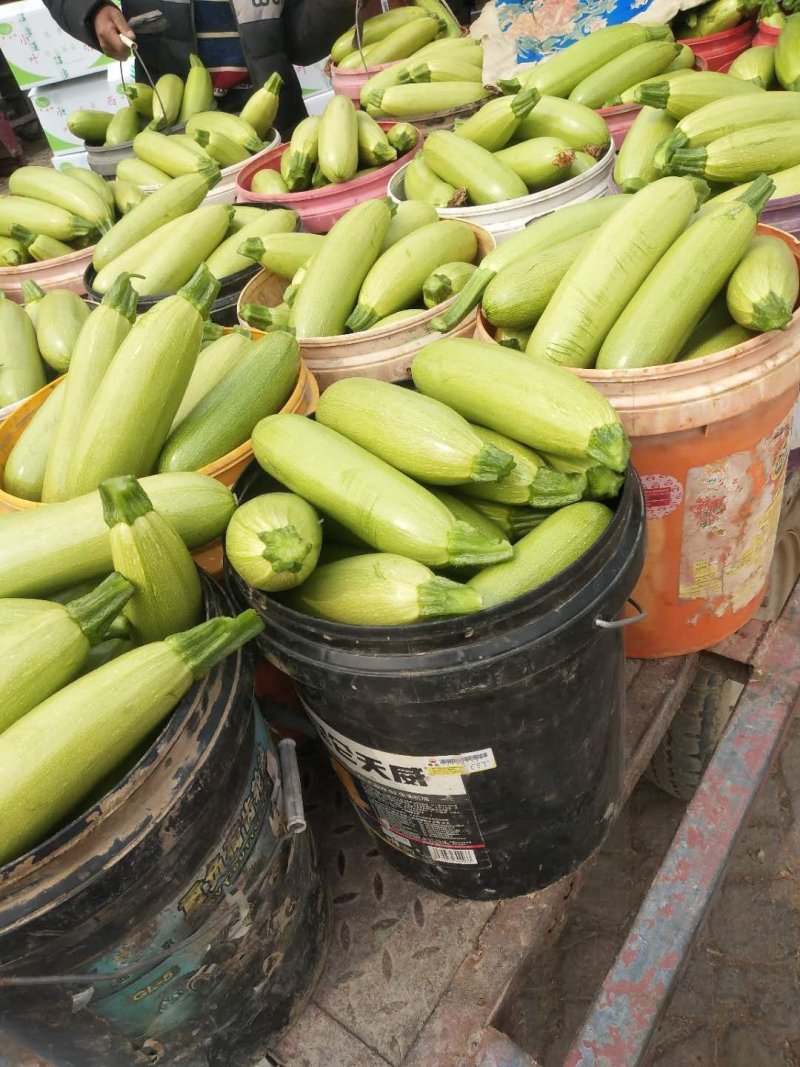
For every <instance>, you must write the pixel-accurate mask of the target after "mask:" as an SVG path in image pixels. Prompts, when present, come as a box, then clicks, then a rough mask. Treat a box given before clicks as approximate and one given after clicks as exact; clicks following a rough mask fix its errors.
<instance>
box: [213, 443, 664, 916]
mask: <svg viewBox="0 0 800 1067" xmlns="http://www.w3.org/2000/svg"><path fill="white" fill-rule="evenodd" d="M268 487H269V482H268V480H267V479H266V476H265V475H263V474H262V473H261V472H260V471H259V470H258V469H257V467H256V465H255V464H251V466H250V467H249V468H248V470H247V471H246V472H245V473H244V474H243V475H242V477H241V478H240V480H239V482H238V483H237V485H236V487H235V492H236V495H237V497H238V499H239V500H242V499H246V498H248V497H250V496H253V495H255V494H257V493H259V492H263V491H264V490H265V489H267V488H268ZM644 547H645V522H644V501H643V497H642V491H641V485H640V483H639V479H638V477H637V476H636V474H635V473H634V472H633V471H632V470H631V471H629V473H628V476H627V478H626V482H625V487H624V491H623V494H622V497H621V499H620V501H619V504H618V506H617V512H616V515H615V517H614V520H613V521H612V523H611V524H610V525H609V527H608V529H607V530H606V532H605V533H604V535H603V537H602V538H601V539H600V541H598V543H597V544H596V545H595V546H594V547H593V548H592V550H591V551H590V552H587V553H586V554H585V555H584V556H583V557H581V559H579V560H578V561H577V562H576V563H575V564H574V565H573V566H571V567H570V568H569V569H568V570H566V571H564V572H563V573H562V574H560V575H559V576H558V577H556V578H555V579H554V580H553V581H551V582H548V583H547V584H546V585H544V586H542V587H541V588H540V589H537V590H535V591H533V592H531V593H528V594H526V595H524V596H521V597H518V598H517V599H516V600H513V601H511V602H510V603H508V604H502V605H499V606H498V607H495V608H492V609H489V610H486V611H483V612H480V613H478V614H476V615H468V616H464V617H463V618H456V619H452V620H443V621H437V622H429V623H420V624H418V625H414V626H405V627H402V628H400V627H393V628H368V627H355V626H342V625H337V624H335V623H327V622H323V621H320V620H317V619H313V618H311V617H309V616H305V615H300V614H298V613H297V612H294V611H291V610H290V609H288V608H286V607H285V606H283V605H282V604H279V603H278V602H277V601H276V600H274V599H268V598H267V597H265V596H264V595H263V594H261V593H259V592H257V591H256V590H253V589H250V588H249V587H247V586H245V584H244V583H243V582H242V581H241V580H240V579H239V577H238V576H237V575H236V574H235V573H234V572H233V571H232V570H231V569H230V567H229V566H228V565H227V563H226V574H227V580H228V582H229V584H230V588H231V589H232V590H233V591H234V594H235V595H236V596H237V597H238V599H239V600H240V601H241V602H244V603H249V604H251V605H252V606H253V607H254V608H255V609H256V610H257V611H258V612H259V613H260V615H261V617H262V618H263V620H264V624H265V627H266V629H265V632H264V634H263V635H262V638H261V648H262V651H263V652H264V655H265V656H266V657H267V658H268V659H269V660H271V662H272V663H274V664H275V665H276V666H278V667H279V668H281V669H282V670H284V671H285V672H286V673H287V674H289V675H290V677H291V678H292V679H293V680H294V681H295V684H296V686H297V689H298V692H299V694H300V696H301V698H302V700H303V703H304V704H305V706H306V709H307V710H308V712H309V714H310V715H311V717H312V719H313V721H314V723H315V725H316V726H317V729H318V731H319V733H320V735H321V737H322V739H323V741H324V742H325V744H326V746H327V747H328V749H329V751H330V754H331V757H332V759H333V762H334V767H335V769H336V771H337V773H338V774H339V775H340V777H341V778H342V780H343V781H344V784H345V786H346V787H347V790H348V792H349V794H350V797H351V799H352V800H353V803H354V804H355V807H356V810H357V811H358V813H359V815H360V816H361V818H362V820H363V822H364V824H365V825H366V826H367V828H368V829H369V830H370V831H371V832H372V833H373V834H374V835H375V836H376V839H377V840H378V841H379V843H380V845H381V847H382V848H383V850H384V852H385V854H386V858H387V859H388V860H389V862H390V863H391V864H392V865H393V866H395V867H397V868H398V869H399V870H400V871H402V872H403V873H404V874H406V875H408V877H409V878H412V879H414V880H415V881H417V882H420V883H421V884H422V885H425V886H428V887H429V888H431V889H435V890H438V891H440V892H442V893H448V894H450V895H451V896H456V897H467V898H470V899H476V900H484V899H496V898H498V897H510V896H517V895H519V894H522V893H529V892H532V891H533V890H536V889H541V888H543V887H544V886H546V885H549V884H550V883H552V882H554V881H556V880H558V879H559V878H561V877H563V876H564V875H566V874H568V873H569V872H570V871H572V870H574V869H575V868H576V867H577V866H578V865H579V864H581V863H582V862H583V861H584V860H585V859H586V858H587V857H588V856H589V855H590V854H591V853H592V852H593V851H594V850H595V849H596V848H597V847H598V846H599V845H600V844H601V843H602V841H603V839H604V837H605V835H606V833H607V831H608V829H609V827H610V826H611V823H612V822H613V820H614V817H615V816H616V814H617V810H618V807H619V804H620V798H621V793H622V770H623V736H622V730H623V709H624V698H625V694H624V650H623V642H622V633H621V631H620V629H619V628H617V627H616V626H612V627H608V626H604V625H602V624H603V623H608V622H612V621H614V620H616V619H617V616H618V614H619V613H620V611H621V609H622V607H623V606H624V604H625V602H626V600H627V599H628V596H629V595H630V592H631V590H632V589H633V587H634V585H635V583H636V580H637V578H638V576H639V572H640V570H641V567H642V562H643V559H644Z"/></svg>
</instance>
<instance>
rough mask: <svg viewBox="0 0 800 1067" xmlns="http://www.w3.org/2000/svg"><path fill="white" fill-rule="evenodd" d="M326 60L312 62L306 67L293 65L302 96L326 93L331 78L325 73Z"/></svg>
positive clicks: (329, 86)
mask: <svg viewBox="0 0 800 1067" xmlns="http://www.w3.org/2000/svg"><path fill="white" fill-rule="evenodd" d="M326 62H327V61H326V60H321V61H320V62H319V63H312V64H311V65H310V66H308V67H295V68H294V69H295V70H296V72H297V77H298V79H299V81H300V88H301V89H302V90H303V96H312V95H315V94H316V93H327V92H329V91H330V88H331V80H330V78H329V77H328V76H327V75H326V73H325V64H326Z"/></svg>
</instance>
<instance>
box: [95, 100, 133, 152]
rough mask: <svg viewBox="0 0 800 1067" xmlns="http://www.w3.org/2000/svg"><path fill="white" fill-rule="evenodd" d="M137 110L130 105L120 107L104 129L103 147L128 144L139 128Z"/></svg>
mask: <svg viewBox="0 0 800 1067" xmlns="http://www.w3.org/2000/svg"><path fill="white" fill-rule="evenodd" d="M141 128H142V127H141V124H140V122H139V112H138V111H136V109H135V108H132V107H121V108H120V109H119V111H117V112H116V114H115V115H114V117H113V119H112V120H111V122H109V124H108V128H107V129H106V139H105V142H104V147H105V148H115V147H116V146H117V145H121V144H129V143H130V142H131V141H132V140H133V139H134V137H135V136H136V135H137V133H138V132H139V130H141Z"/></svg>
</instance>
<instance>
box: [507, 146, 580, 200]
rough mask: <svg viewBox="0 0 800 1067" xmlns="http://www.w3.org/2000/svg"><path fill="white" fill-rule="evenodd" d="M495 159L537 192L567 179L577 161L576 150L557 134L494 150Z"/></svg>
mask: <svg viewBox="0 0 800 1067" xmlns="http://www.w3.org/2000/svg"><path fill="white" fill-rule="evenodd" d="M495 159H499V160H500V162H501V163H503V164H504V165H505V166H507V167H508V168H509V170H512V171H513V172H514V173H515V174H517V175H519V177H520V178H521V179H522V180H523V181H524V182H525V184H526V185H527V186H528V188H529V189H531V190H534V191H535V190H537V189H547V188H548V187H549V186H551V185H556V184H558V182H562V181H564V180H565V179H566V177H567V174H568V171H569V169H570V168H571V166H572V164H573V162H574V161H575V152H574V151H573V150H572V149H571V148H570V147H569V145H568V144H567V143H566V141H561V140H559V139H558V138H557V137H534V138H532V139H531V140H529V141H523V142H522V143H521V144H515V145H511V147H510V148H504V149H503V150H502V151H501V152H495Z"/></svg>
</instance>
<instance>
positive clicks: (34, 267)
mask: <svg viewBox="0 0 800 1067" xmlns="http://www.w3.org/2000/svg"><path fill="white" fill-rule="evenodd" d="M93 255H94V245H91V246H90V247H89V248H81V249H79V250H78V251H76V252H70V254H69V255H68V256H57V257H56V258H55V259H45V260H43V261H42V262H41V263H22V264H20V266H18V267H0V292H2V293H4V294H5V295H6V297H7V298H8V299H9V300H13V301H14V302H15V303H17V304H22V303H23V302H24V301H23V297H22V283H23V282H28V281H29V282H36V284H37V285H38V286H39V287H40V288H41V289H43V290H44V291H45V292H46V293H49V292H50V291H51V290H53V289H71V290H72V292H73V293H77V294H78V295H79V296H83V295H84V293H85V292H86V285H85V284H84V280H83V276H84V274H85V272H86V268H87V267H88V266H89V265H90V264H91V262H92V256H93Z"/></svg>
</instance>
